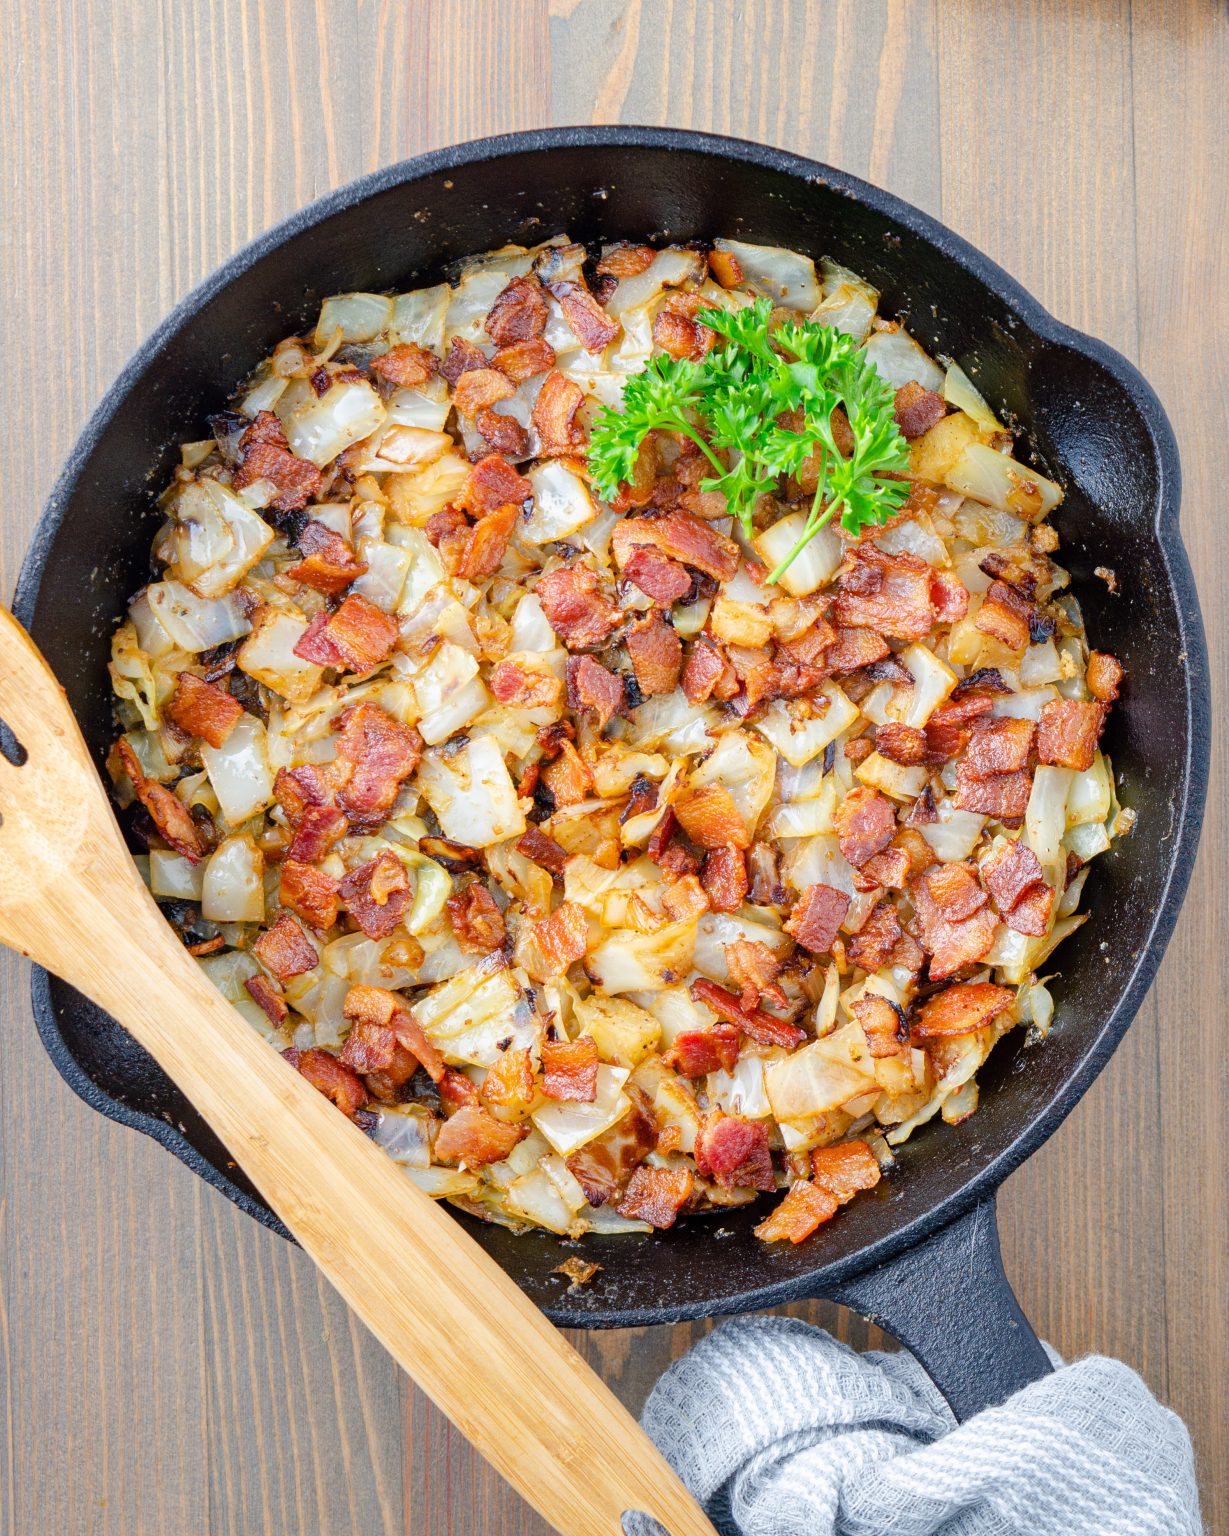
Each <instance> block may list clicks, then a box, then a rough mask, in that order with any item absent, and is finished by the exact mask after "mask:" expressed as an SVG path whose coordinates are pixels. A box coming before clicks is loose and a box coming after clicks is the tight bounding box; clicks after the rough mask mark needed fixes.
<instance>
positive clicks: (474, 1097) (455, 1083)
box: [437, 1067, 480, 1114]
mask: <svg viewBox="0 0 1229 1536" xmlns="http://www.w3.org/2000/svg"><path fill="white" fill-rule="evenodd" d="M437 1086H438V1087H439V1091H440V1102H441V1103H442V1104H443V1106H444V1109H445V1112H446V1113H449V1114H451V1113H452V1112H453V1111H454V1110H458V1109H465V1108H467V1107H469V1106H471V1105H475V1106H476V1105H477V1104H478V1103H479V1102H480V1096H479V1093H478V1085H477V1083H475V1082H474V1080H473V1079H472V1078H469V1077H466V1075H465V1073H464V1072H457V1071H456V1070H455V1069H454V1068H452V1067H445V1068H444V1071H443V1075H442V1076H441V1077H440V1080H439V1083H438V1085H437Z"/></svg>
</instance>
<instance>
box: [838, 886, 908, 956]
mask: <svg viewBox="0 0 1229 1536" xmlns="http://www.w3.org/2000/svg"><path fill="white" fill-rule="evenodd" d="M900 935H901V926H900V918H899V915H898V914H897V911H896V903H895V902H893V901H890V900H888V899H887V898H885V899H884V900H883V901H878V902H876V903H875V905H874V906H873V907H872V908H871V914H870V916H869V917H868V918H867V920H866V922H865V923H863V925H862V927H861V928H860V929H859V930H858V932H857V933H855V934H851V935H850V937H849V938H847V939H846V940H845V953H846V955H847V956H848V957H849V959H850V960H851V961H852V962H853V964H854V965H860V966H861V967H862V969H863V970H864V971H877V970H879V968H880V967H881V966H883V965H886V964H887V961H888V956H889V955H890V954H891V953H892V951H893V950H894V949H895V948H896V941H897V939H899V938H900Z"/></svg>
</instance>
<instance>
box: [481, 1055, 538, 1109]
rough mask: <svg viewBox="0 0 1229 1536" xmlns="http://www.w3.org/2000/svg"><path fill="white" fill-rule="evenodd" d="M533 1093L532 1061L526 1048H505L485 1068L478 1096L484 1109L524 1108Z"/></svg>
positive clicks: (531, 1099) (529, 1101)
mask: <svg viewBox="0 0 1229 1536" xmlns="http://www.w3.org/2000/svg"><path fill="white" fill-rule="evenodd" d="M533 1096H534V1083H533V1061H532V1059H531V1058H530V1055H529V1052H528V1051H527V1050H512V1049H509V1050H506V1051H504V1052H503V1054H502V1055H501V1056H500V1057H499V1059H498V1060H497V1061H496V1062H495V1064H494V1065H493V1066H490V1067H488V1068H487V1074H486V1076H485V1077H484V1078H483V1079H482V1087H481V1089H480V1090H479V1093H478V1097H479V1098H480V1099H481V1100H482V1103H483V1105H484V1107H485V1108H487V1109H492V1110H494V1109H523V1108H524V1107H525V1106H526V1105H527V1104H530V1103H532V1101H533Z"/></svg>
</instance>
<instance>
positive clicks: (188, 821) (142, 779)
mask: <svg viewBox="0 0 1229 1536" xmlns="http://www.w3.org/2000/svg"><path fill="white" fill-rule="evenodd" d="M116 750H117V751H118V753H119V756H120V761H121V762H122V763H123V765H124V772H125V773H126V774H127V775H128V777H129V778H130V779H131V780H132V787H133V789H134V790H135V791H136V796H137V799H138V800H139V801H140V802H141V804H142V805H143V806H144V807H145V809H146V810H147V811H148V812H149V814H150V816H151V818H152V819H153V823H154V825H155V826H156V827H157V829H158V831H159V833H160V834H161V836H162V838H163V840H164V841H165V842H167V843H169V844H170V846H171V847H172V848H173V849H174V850H175V852H176V853H181V854H183V856H184V858H185V859H187V860H189V862H190V863H193V864H198V863H199V862H200V860H201V859H202V858H203V857H204V854H205V844H204V842H203V840H202V838H201V833H200V829H199V828H198V827H197V825H196V823H195V822H194V821H193V820H192V813H191V811H189V809H188V807H187V806H186V805H185V804H184V803H183V801H182V800H181V799H180V798H179V796H178V795H175V794H172V792H171V791H170V790H169V789H167V788H166V786H165V785H164V784H159V783H158V782H157V781H156V780H154V779H150V778H147V777H146V776H145V772H144V770H143V769H142V767H141V764H140V762H139V760H138V758H137V755H136V753H135V752H134V751H133V750H132V748H131V746H130V745H129V744H128V742H126V741H125V740H124V738H123V737H122V736H121V737H120V739H119V741H118V742H117V743H116Z"/></svg>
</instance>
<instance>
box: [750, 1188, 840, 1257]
mask: <svg viewBox="0 0 1229 1536" xmlns="http://www.w3.org/2000/svg"><path fill="white" fill-rule="evenodd" d="M836 1211H837V1203H836V1201H835V1200H834V1199H833V1198H832V1196H831V1195H830V1194H829V1193H828V1191H827V1190H826V1189H820V1187H819V1186H818V1185H817V1184H811V1183H809V1182H808V1181H807V1180H806V1179H795V1180H794V1182H793V1183H792V1184H791V1185H790V1187H789V1190H788V1191H787V1193H786V1196H785V1199H784V1200H782V1202H781V1204H780V1205H778V1206H777V1208H776V1210H775V1211H773V1212H772V1214H771V1215H770V1216H766V1217H765V1218H764V1220H763V1221H761V1222H760V1224H759V1226H758V1227H756V1228H755V1235H756V1237H758V1238H759V1240H760V1241H761V1242H762V1243H780V1242H785V1241H787V1240H788V1241H789V1242H791V1243H801V1242H803V1241H805V1239H806V1238H808V1237H810V1235H811V1233H812V1232H814V1231H815V1230H816V1229H817V1228H818V1227H820V1226H822V1225H823V1223H824V1222H825V1221H829V1220H831V1218H832V1217H833V1216H835V1215H836Z"/></svg>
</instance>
